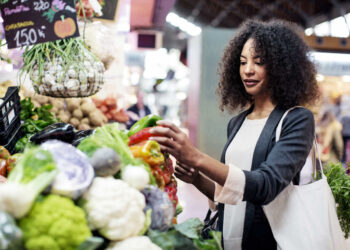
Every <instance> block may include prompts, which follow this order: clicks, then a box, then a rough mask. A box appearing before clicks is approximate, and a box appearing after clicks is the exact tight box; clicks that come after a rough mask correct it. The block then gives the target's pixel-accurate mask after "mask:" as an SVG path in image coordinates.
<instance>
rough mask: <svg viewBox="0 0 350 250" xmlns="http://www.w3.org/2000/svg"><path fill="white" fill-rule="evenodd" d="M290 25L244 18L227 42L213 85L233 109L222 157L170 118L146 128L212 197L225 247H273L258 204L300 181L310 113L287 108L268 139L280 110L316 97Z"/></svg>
mask: <svg viewBox="0 0 350 250" xmlns="http://www.w3.org/2000/svg"><path fill="white" fill-rule="evenodd" d="M294 30H297V27H295V26H292V25H291V24H289V23H286V22H282V21H279V20H275V21H270V22H260V21H253V20H248V21H246V22H245V23H243V24H242V25H241V27H240V29H239V30H238V32H237V34H236V35H235V37H234V38H233V39H232V40H231V41H230V43H229V44H228V46H227V47H226V49H225V51H224V55H223V58H222V61H221V63H220V81H219V85H218V88H217V93H218V95H219V97H220V100H221V106H220V108H221V110H226V111H229V112H230V111H240V113H239V114H238V115H236V116H234V117H233V118H232V119H231V120H230V122H229V124H228V127H227V137H228V141H227V144H226V146H225V148H224V150H223V153H222V157H221V161H218V160H216V159H213V158H212V157H210V156H209V155H206V154H204V153H202V152H200V151H199V150H198V149H197V148H195V147H194V146H193V145H192V144H191V143H190V141H189V139H188V137H187V136H186V135H185V134H184V133H183V132H182V131H181V130H180V129H179V128H178V127H176V126H175V125H173V124H171V123H169V122H166V121H162V122H159V125H162V126H164V127H157V128H154V129H153V131H152V133H154V134H156V135H157V136H156V135H155V137H154V138H153V139H154V140H156V141H158V142H159V143H160V144H161V145H162V149H163V150H166V151H168V152H169V153H170V154H172V155H173V156H174V157H175V158H176V159H177V166H176V176H177V177H178V178H180V179H182V180H183V181H185V182H188V183H192V184H193V185H195V186H196V187H197V188H198V189H199V190H200V191H201V192H202V193H203V194H205V195H206V196H207V197H208V198H209V199H210V200H211V201H213V202H215V204H218V205H216V206H215V207H214V206H212V209H218V210H219V211H218V212H219V219H218V223H217V227H218V229H219V230H222V231H223V242H224V247H225V249H254V250H256V249H260V250H261V249H269V250H271V249H277V243H276V241H275V239H274V237H273V234H272V231H271V228H270V226H269V222H268V221H267V219H266V216H265V214H264V212H263V209H262V205H265V204H268V203H269V202H271V201H272V200H274V199H275V197H276V196H277V195H278V194H279V193H280V192H281V191H282V190H283V189H284V188H285V187H286V186H287V185H288V184H289V183H290V182H291V181H293V183H294V184H298V183H299V176H300V171H301V168H302V167H303V165H304V163H305V160H306V157H307V156H308V154H309V152H310V149H311V147H312V143H313V139H314V133H315V132H314V131H315V124H314V117H313V114H312V113H311V111H309V110H308V109H306V108H295V109H293V110H292V111H290V112H289V113H288V115H287V116H286V118H285V119H284V122H283V125H282V132H281V137H280V140H279V141H278V142H275V141H276V138H275V134H276V131H275V129H276V126H277V124H278V122H279V120H280V119H281V117H282V115H283V114H284V112H285V111H286V110H287V109H289V108H291V107H294V106H299V105H307V104H311V103H313V102H314V101H315V99H316V98H317V96H318V88H317V85H316V78H315V74H316V71H315V66H314V65H313V63H312V62H311V61H310V60H309V57H308V56H307V53H308V51H309V50H308V47H307V46H306V44H305V43H304V42H303V40H302V39H301V38H300V37H299V36H298V35H297V33H296V32H294ZM213 129H214V128H213ZM213 204H214V203H213ZM213 204H212V205H213ZM290 233H291V234H292V233H293V232H290Z"/></svg>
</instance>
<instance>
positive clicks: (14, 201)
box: [0, 116, 221, 250]
mask: <svg viewBox="0 0 350 250" xmlns="http://www.w3.org/2000/svg"><path fill="white" fill-rule="evenodd" d="M159 119H161V118H160V117H156V116H148V117H146V118H145V119H143V120H140V122H139V123H136V124H135V127H133V128H132V129H131V130H130V131H124V130H120V129H119V124H118V123H110V124H106V125H103V126H101V127H98V128H96V129H95V131H94V132H93V133H90V132H89V133H86V134H83V135H82V137H81V138H82V139H81V140H80V141H79V143H77V146H76V147H75V146H73V145H72V144H74V143H73V141H72V138H76V137H77V135H78V134H79V133H81V132H85V131H79V132H76V131H75V130H74V129H73V127H72V126H71V125H70V124H66V123H54V124H51V125H49V126H48V127H46V128H45V129H44V130H42V131H40V132H38V133H36V134H35V135H34V136H32V137H31V138H30V139H31V141H33V142H35V144H36V145H35V144H32V145H30V146H28V147H26V148H25V150H24V152H23V154H21V155H20V156H19V157H18V159H17V160H16V161H11V164H12V165H11V167H12V168H13V169H12V170H11V172H10V174H8V178H7V180H6V182H5V183H1V184H0V249H3V248H5V249H29V250H37V249H43V250H46V249H47V250H66V249H67V250H83V249H84V250H86V249H89V250H94V249H97V248H98V249H109V250H117V249H118V250H121V249H128V250H129V249H130V250H136V249H152V250H153V249H154V250H159V249H169V250H170V249H213V250H217V249H221V238H220V237H221V235H220V233H212V238H211V239H208V240H204V239H202V238H201V236H200V231H201V229H202V227H203V224H202V223H201V222H200V221H199V220H198V219H197V220H188V221H186V222H184V223H182V224H176V219H175V218H176V215H177V213H176V210H177V209H176V208H179V206H176V205H177V203H178V201H177V196H176V181H175V179H174V177H173V176H172V173H173V172H172V163H171V161H170V158H169V156H167V155H164V154H163V153H162V152H161V151H160V146H159V144H158V143H157V142H155V141H151V140H148V138H149V135H148V134H145V131H144V129H147V128H149V127H150V126H155V125H156V121H157V120H159ZM69 126H70V127H69ZM146 131H148V130H146ZM138 133H141V134H138ZM148 133H149V131H148ZM145 135H146V136H145ZM140 138H142V139H140ZM145 138H146V139H145ZM57 139H60V140H57ZM129 144H130V146H129ZM5 153H6V152H5ZM5 153H4V154H3V155H4V157H5V156H6V157H7V159H10V157H9V155H7V154H5ZM0 156H1V154H0ZM6 161H7V160H6ZM14 218H15V219H16V220H14ZM3 223H7V224H8V225H7V227H8V229H6V232H5V226H4V225H3ZM3 231H4V232H5V233H3ZM3 246H5V247H3Z"/></svg>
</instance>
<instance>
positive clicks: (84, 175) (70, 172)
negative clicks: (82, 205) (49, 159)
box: [40, 140, 94, 199]
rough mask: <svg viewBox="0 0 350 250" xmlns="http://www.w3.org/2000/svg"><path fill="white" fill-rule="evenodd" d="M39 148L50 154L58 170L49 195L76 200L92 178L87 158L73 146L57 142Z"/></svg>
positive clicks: (48, 142) (52, 141) (49, 142)
mask: <svg viewBox="0 0 350 250" xmlns="http://www.w3.org/2000/svg"><path fill="white" fill-rule="evenodd" d="M40 147H41V148H43V149H46V150H48V151H50V152H51V154H52V155H53V158H54V160H55V162H56V166H57V168H58V169H59V173H58V174H57V176H56V178H55V179H54V181H53V183H52V190H51V193H54V194H60V195H63V196H67V197H69V198H72V199H76V198H78V197H79V196H80V195H81V194H82V193H83V192H84V191H85V190H86V189H87V188H88V187H89V186H90V184H91V182H92V180H93V178H94V169H93V167H92V166H91V164H90V162H89V158H88V157H87V156H86V155H85V154H84V153H82V152H81V151H80V150H78V149H76V148H75V147H74V146H72V145H70V144H68V143H65V142H62V141H58V140H49V141H46V142H44V143H43V144H41V146H40Z"/></svg>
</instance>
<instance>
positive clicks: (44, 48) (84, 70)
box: [21, 38, 105, 98]
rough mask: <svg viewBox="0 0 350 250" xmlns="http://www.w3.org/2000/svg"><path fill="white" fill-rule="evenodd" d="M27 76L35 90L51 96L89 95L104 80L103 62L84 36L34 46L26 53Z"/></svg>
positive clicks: (93, 92) (23, 68) (99, 86)
mask: <svg viewBox="0 0 350 250" xmlns="http://www.w3.org/2000/svg"><path fill="white" fill-rule="evenodd" d="M23 58H24V66H23V67H22V69H21V79H22V77H23V75H29V78H30V80H31V81H32V84H33V87H34V90H35V92H37V93H38V94H40V95H45V96H51V97H63V98H67V97H87V96H91V95H93V94H95V93H97V92H98V91H99V90H100V89H101V88H102V85H103V83H104V79H103V73H104V71H105V68H104V65H103V63H102V62H101V61H100V60H99V59H98V58H97V57H96V56H95V55H94V54H92V53H91V52H90V51H89V50H88V48H87V46H86V45H85V43H84V42H83V41H82V40H81V39H80V38H73V39H64V40H59V41H54V42H47V43H43V44H37V45H34V46H33V47H32V48H30V49H27V50H26V51H25V52H24V54H23Z"/></svg>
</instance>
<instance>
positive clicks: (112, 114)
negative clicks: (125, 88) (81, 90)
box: [92, 97, 130, 122]
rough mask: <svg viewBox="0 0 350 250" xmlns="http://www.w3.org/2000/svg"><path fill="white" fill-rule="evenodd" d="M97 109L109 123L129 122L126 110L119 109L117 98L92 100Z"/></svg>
mask: <svg viewBox="0 0 350 250" xmlns="http://www.w3.org/2000/svg"><path fill="white" fill-rule="evenodd" d="M92 101H93V102H94V103H95V105H96V107H97V108H98V109H99V110H101V112H102V113H103V114H104V115H105V116H106V117H107V119H108V120H109V121H116V122H127V121H129V119H130V118H129V116H128V114H127V113H126V111H125V110H124V109H119V108H118V104H117V100H116V98H115V97H106V98H105V99H98V98H92Z"/></svg>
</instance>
